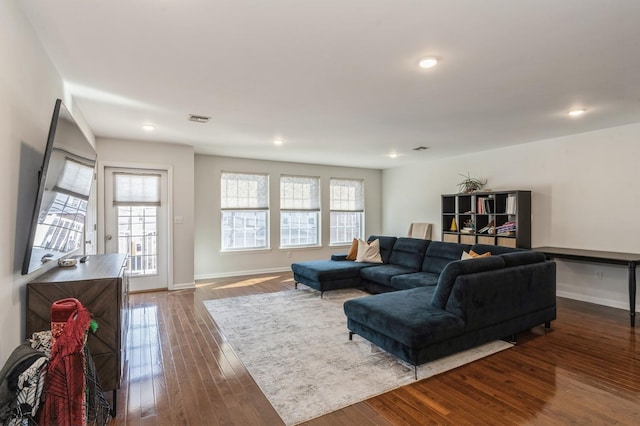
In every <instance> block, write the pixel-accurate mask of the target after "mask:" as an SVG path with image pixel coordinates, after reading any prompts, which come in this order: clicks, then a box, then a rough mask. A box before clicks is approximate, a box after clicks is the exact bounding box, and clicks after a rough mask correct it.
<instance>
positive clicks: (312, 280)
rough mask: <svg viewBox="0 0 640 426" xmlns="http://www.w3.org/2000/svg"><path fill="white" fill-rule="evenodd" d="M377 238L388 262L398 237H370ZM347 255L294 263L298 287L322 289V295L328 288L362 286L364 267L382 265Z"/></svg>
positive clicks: (292, 265)
mask: <svg viewBox="0 0 640 426" xmlns="http://www.w3.org/2000/svg"><path fill="white" fill-rule="evenodd" d="M375 239H378V240H379V241H380V256H381V257H382V261H383V262H384V263H387V262H388V261H389V256H390V255H391V249H392V248H393V245H394V244H395V242H396V238H395V237H378V236H375V235H372V236H371V237H369V238H368V241H373V240H375ZM345 257H346V256H345V255H333V256H331V260H311V261H308V262H296V263H292V264H291V270H292V271H293V279H294V281H295V287H296V288H298V283H301V284H304V285H307V286H309V287H311V288H313V289H316V290H318V291H320V297H322V294H323V293H324V292H325V291H328V290H338V289H343V288H358V287H362V279H361V278H360V271H361V270H362V269H363V268H368V267H370V266H376V265H380V264H379V263H365V262H354V261H352V260H344V259H345Z"/></svg>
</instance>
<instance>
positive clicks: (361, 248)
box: [356, 239, 382, 263]
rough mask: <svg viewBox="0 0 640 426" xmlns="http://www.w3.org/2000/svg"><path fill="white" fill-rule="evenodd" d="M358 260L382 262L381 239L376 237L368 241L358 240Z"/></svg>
mask: <svg viewBox="0 0 640 426" xmlns="http://www.w3.org/2000/svg"><path fill="white" fill-rule="evenodd" d="M356 262H367V263H382V256H380V241H378V240H377V239H375V240H373V241H371V242H370V243H368V242H366V241H362V240H358V255H357V256H356Z"/></svg>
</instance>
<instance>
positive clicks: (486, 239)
mask: <svg viewBox="0 0 640 426" xmlns="http://www.w3.org/2000/svg"><path fill="white" fill-rule="evenodd" d="M442 241H448V242H455V243H463V244H476V243H479V244H490V245H499V246H506V247H518V248H527V249H528V248H531V191H520V190H513V191H487V192H472V193H461V194H445V195H442Z"/></svg>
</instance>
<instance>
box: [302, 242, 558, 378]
mask: <svg viewBox="0 0 640 426" xmlns="http://www.w3.org/2000/svg"><path fill="white" fill-rule="evenodd" d="M376 238H377V239H379V240H380V246H381V254H382V259H383V264H370V263H356V262H353V261H348V260H343V259H344V257H343V256H333V257H332V259H331V260H327V261H316V262H301V263H294V264H293V265H292V270H293V273H294V279H295V281H296V284H297V283H298V282H300V283H303V284H306V285H309V286H310V287H312V288H315V289H317V290H320V291H321V292H323V291H327V290H333V289H337V288H347V287H362V288H364V289H366V290H368V291H369V292H372V293H378V294H375V295H372V296H366V297H362V298H357V299H353V300H349V301H347V302H345V303H344V311H345V314H346V316H347V327H348V329H349V338H352V336H353V334H358V335H360V336H362V337H364V338H365V339H367V340H369V341H371V342H372V343H374V344H376V345H378V346H380V347H381V348H383V349H385V350H386V351H388V352H390V353H392V354H394V355H395V356H397V357H398V358H400V359H402V360H404V361H406V362H409V363H411V364H413V365H414V366H417V365H420V364H422V363H425V362H428V361H431V360H434V359H437V358H440V357H443V356H446V355H450V354H453V353H456V352H459V351H462V350H465V349H469V348H471V347H474V346H478V345H481V344H483V343H487V342H490V341H493V340H496V339H501V338H504V337H508V336H512V335H515V334H517V333H519V332H521V331H524V330H528V329H530V328H532V327H535V326H538V325H540V324H544V325H545V327H546V328H549V327H550V323H551V321H552V320H555V318H556V265H555V262H552V261H548V260H546V258H545V256H544V254H542V253H539V252H534V251H529V250H521V249H511V248H507V247H500V246H491V245H482V244H476V245H473V246H471V245H465V244H456V243H446V242H440V241H429V240H420V239H413V238H402V237H401V238H395V237H377V236H372V237H370V238H369V241H371V240H373V239H376ZM383 247H384V249H383ZM471 250H473V251H474V252H475V253H478V254H484V253H486V252H490V253H491V256H489V257H483V258H476V259H470V260H460V259H461V257H462V252H463V251H467V252H470V251H471ZM343 272H344V274H343Z"/></svg>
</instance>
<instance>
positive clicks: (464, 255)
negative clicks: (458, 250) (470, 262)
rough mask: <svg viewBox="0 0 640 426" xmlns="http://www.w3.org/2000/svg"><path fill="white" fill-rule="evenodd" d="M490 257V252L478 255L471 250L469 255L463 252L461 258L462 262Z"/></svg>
mask: <svg viewBox="0 0 640 426" xmlns="http://www.w3.org/2000/svg"><path fill="white" fill-rule="evenodd" d="M489 256H491V252H490V251H488V252H486V253H483V254H478V253H476V252H475V251H473V250H470V251H469V253H467V252H466V251H463V252H462V257H461V258H460V260H467V259H475V258H476V257H489Z"/></svg>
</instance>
